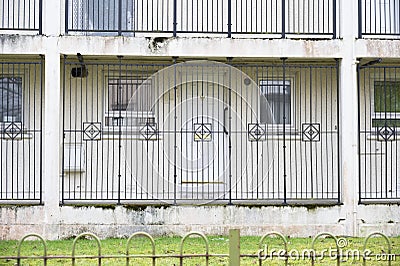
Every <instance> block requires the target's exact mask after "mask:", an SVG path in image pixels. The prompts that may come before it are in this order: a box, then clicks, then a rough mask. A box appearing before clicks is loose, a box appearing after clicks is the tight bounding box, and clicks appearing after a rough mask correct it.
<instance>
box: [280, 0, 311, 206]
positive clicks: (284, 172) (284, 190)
mask: <svg viewBox="0 0 400 266" xmlns="http://www.w3.org/2000/svg"><path fill="white" fill-rule="evenodd" d="M283 1H285V0H283ZM281 60H282V68H283V69H282V74H283V98H285V97H286V92H285V85H286V60H287V58H281ZM310 82H311V81H310ZM285 110H286V101H285V100H284V101H283V203H284V204H287V191H286V190H287V187H286V186H287V184H286V178H287V172H286V167H287V166H286V113H285Z"/></svg>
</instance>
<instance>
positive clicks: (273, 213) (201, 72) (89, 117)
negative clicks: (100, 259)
mask: <svg viewBox="0 0 400 266" xmlns="http://www.w3.org/2000/svg"><path fill="white" fill-rule="evenodd" d="M278 2H279V3H278ZM375 2H376V3H375ZM0 3H1V0H0ZM399 5H400V3H398V2H397V1H395V0H385V1H373V0H371V1H367V0H360V1H355V0H353V1H343V0H307V1H285V0H283V1H266V2H265V1H261V0H260V1H258V0H253V1H251V0H249V1H235V0H221V1H211V0H203V1H197V2H196V4H193V2H192V1H183V0H179V1H178V0H175V1H173V0H170V1H157V0H148V1H125V0H124V1H115V3H110V2H107V1H90V0H87V1H84V0H68V1H67V0H65V1H50V0H42V1H38V0H30V1H24V4H19V5H17V4H16V3H15V1H7V0H3V10H2V11H0V13H1V14H2V17H3V21H2V22H0V25H1V27H0V32H1V35H0V40H1V45H0V49H1V50H0V60H1V61H0V78H1V82H0V85H1V88H0V89H1V95H0V99H1V100H0V104H1V110H0V111H1V121H0V126H1V130H2V131H1V135H0V136H1V137H0V138H1V139H0V141H1V144H0V147H1V170H0V173H1V186H0V203H1V204H2V205H1V207H0V217H1V219H0V228H1V230H0V232H1V236H0V238H1V239H18V238H20V237H22V236H23V235H24V234H26V233H30V232H36V233H40V234H42V235H44V236H46V237H47V238H49V239H56V238H61V237H68V236H71V235H76V234H78V233H81V232H84V231H91V232H94V233H96V234H98V235H99V236H101V237H121V236H128V235H130V234H131V233H133V232H136V231H147V232H149V233H152V234H159V235H162V234H182V233H185V232H187V231H190V230H197V231H202V232H204V233H206V234H217V235H219V234H227V232H228V229H230V228H241V232H242V234H245V235H261V234H262V233H264V232H267V231H279V232H282V233H283V234H285V235H290V236H309V235H315V234H317V233H319V232H322V231H329V232H332V233H334V234H336V235H352V236H362V235H366V234H368V233H370V232H373V231H380V232H383V233H385V234H387V235H399V234H400V229H399V228H400V227H399V223H400V212H399V206H398V203H399V199H400V174H399V173H400V168H399V166H398V165H400V164H399V162H400V161H399V155H398V154H399V152H398V144H397V143H398V141H399V140H398V133H397V129H398V128H399V124H400V122H399V121H400V115H399V114H400V104H399V102H400V49H399V38H400V26H399V16H400V15H399V13H398V7H399Z"/></svg>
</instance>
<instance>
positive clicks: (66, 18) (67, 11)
mask: <svg viewBox="0 0 400 266" xmlns="http://www.w3.org/2000/svg"><path fill="white" fill-rule="evenodd" d="M40 1H42V0H40ZM71 1H73V0H71ZM68 2H69V0H65V18H64V24H65V25H64V31H65V34H68V21H69V10H68V6H69V5H68ZM72 25H73V21H72ZM64 59H65V58H64ZM64 74H65V73H64Z"/></svg>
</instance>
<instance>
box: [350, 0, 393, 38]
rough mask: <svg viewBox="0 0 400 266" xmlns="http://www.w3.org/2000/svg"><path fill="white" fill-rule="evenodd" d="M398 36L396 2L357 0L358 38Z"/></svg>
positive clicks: (391, 0) (390, 0)
mask: <svg viewBox="0 0 400 266" xmlns="http://www.w3.org/2000/svg"><path fill="white" fill-rule="evenodd" d="M372 36H379V37H383V36H385V37H391V38H393V37H396V36H397V37H398V36H400V2H399V1H398V0H358V37H359V38H362V37H372Z"/></svg>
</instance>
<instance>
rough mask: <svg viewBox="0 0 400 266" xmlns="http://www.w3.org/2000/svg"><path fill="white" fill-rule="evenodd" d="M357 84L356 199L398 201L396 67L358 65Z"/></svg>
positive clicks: (399, 82) (399, 69)
mask: <svg viewBox="0 0 400 266" xmlns="http://www.w3.org/2000/svg"><path fill="white" fill-rule="evenodd" d="M372 62H375V63H377V62H379V60H378V61H372ZM358 86H359V87H358V93H359V154H360V157H359V158H360V161H359V162H360V163H359V167H360V170H359V171H360V181H359V199H360V201H361V202H371V201H372V202H376V201H386V202H394V201H399V200H400V165H399V161H400V157H399V154H400V152H399V151H400V145H399V127H400V105H399V102H400V66H394V65H392V66H390V65H372V64H371V63H367V64H364V65H359V66H358Z"/></svg>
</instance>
